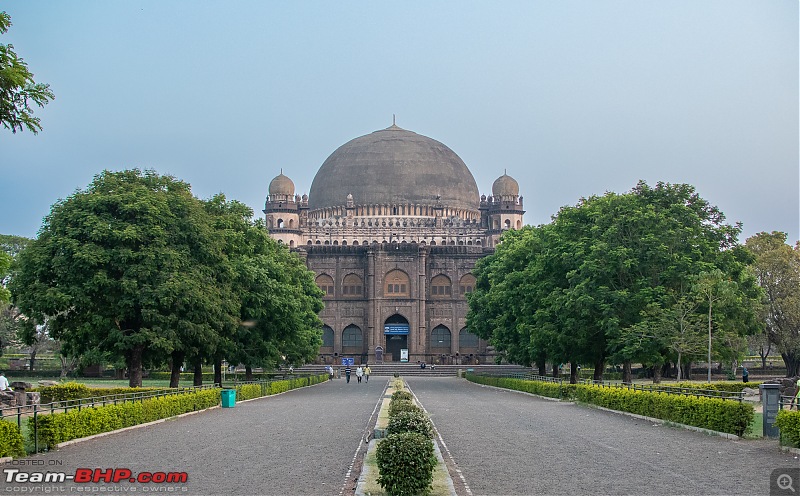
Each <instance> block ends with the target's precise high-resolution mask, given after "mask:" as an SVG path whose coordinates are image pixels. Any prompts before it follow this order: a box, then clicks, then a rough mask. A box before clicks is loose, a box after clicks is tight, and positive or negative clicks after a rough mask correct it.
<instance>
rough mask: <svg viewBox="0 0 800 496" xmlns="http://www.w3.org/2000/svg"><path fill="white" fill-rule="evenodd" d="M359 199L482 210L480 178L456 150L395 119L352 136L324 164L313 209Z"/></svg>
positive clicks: (313, 194)
mask: <svg viewBox="0 0 800 496" xmlns="http://www.w3.org/2000/svg"><path fill="white" fill-rule="evenodd" d="M348 194H352V195H353V203H354V204H356V205H374V204H381V205H384V204H390V205H391V204H409V203H413V204H417V205H435V204H437V203H439V202H441V205H443V206H445V207H451V208H457V209H465V210H472V211H476V212H477V211H478V204H479V200H480V198H479V196H478V186H477V184H476V183H475V178H474V177H472V173H471V172H470V171H469V169H467V166H466V165H465V164H464V162H463V161H462V160H461V158H459V156H458V155H456V154H455V153H454V152H453V150H451V149H450V148H448V147H447V146H445V145H443V144H442V143H440V142H438V141H436V140H434V139H431V138H428V137H426V136H422V135H420V134H417V133H413V132H411V131H406V130H405V129H401V128H399V127H397V126H396V125H394V124H393V125H392V126H391V127H389V128H387V129H383V130H381V131H375V132H374V133H371V134H367V135H366V136H361V137H359V138H355V139H353V140H351V141H348V142H347V143H345V144H344V145H342V146H340V147H339V148H338V149H337V150H336V151H334V152H333V153H332V154H331V156H330V157H328V159H327V160H325V162H324V163H323V164H322V167H320V168H319V171H318V172H317V175H316V176H315V177H314V181H313V182H312V183H311V191H310V192H309V195H308V206H309V209H311V210H319V209H323V208H328V207H338V206H344V205H345V204H346V202H347V195H348Z"/></svg>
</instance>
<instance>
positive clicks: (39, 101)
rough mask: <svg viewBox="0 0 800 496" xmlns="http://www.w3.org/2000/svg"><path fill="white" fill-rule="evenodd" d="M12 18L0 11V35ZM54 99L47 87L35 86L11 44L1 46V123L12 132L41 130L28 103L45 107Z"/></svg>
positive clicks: (35, 131) (31, 76)
mask: <svg viewBox="0 0 800 496" xmlns="http://www.w3.org/2000/svg"><path fill="white" fill-rule="evenodd" d="M10 26H11V17H10V16H9V15H8V14H7V13H5V12H0V34H5V33H6V32H8V28H9V27H10ZM53 98H55V96H54V95H53V92H52V91H51V90H50V85H48V84H42V83H37V82H35V81H34V80H33V73H31V71H30V70H29V69H28V65H27V64H26V63H25V61H24V60H22V58H21V57H19V56H18V55H17V53H16V52H15V51H14V46H13V45H3V44H0V123H2V124H3V127H5V128H6V129H10V130H11V132H12V133H16V132H17V131H22V130H23V129H27V130H29V131H30V132H32V133H33V134H37V133H38V132H39V131H41V130H42V125H41V124H40V123H39V118H38V117H34V116H33V109H32V108H31V104H35V105H38V106H39V107H44V106H45V105H47V104H48V103H49V102H50V100H52V99H53Z"/></svg>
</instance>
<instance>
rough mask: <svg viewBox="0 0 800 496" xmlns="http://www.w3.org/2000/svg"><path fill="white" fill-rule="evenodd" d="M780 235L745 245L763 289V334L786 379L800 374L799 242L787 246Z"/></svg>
mask: <svg viewBox="0 0 800 496" xmlns="http://www.w3.org/2000/svg"><path fill="white" fill-rule="evenodd" d="M786 239H787V235H786V233H783V232H772V233H765V232H762V233H758V234H756V235H755V236H752V237H750V238H748V239H747V241H746V243H745V246H746V247H747V249H748V250H750V251H751V252H752V253H753V255H754V257H755V258H754V261H753V270H754V271H755V274H756V277H757V279H758V284H759V285H760V286H761V287H762V288H763V289H764V294H765V296H764V300H763V307H762V313H761V315H762V318H763V319H764V322H765V323H766V334H767V336H768V338H769V341H770V342H771V343H773V344H774V345H775V349H776V350H778V352H779V353H780V354H781V357H782V358H783V361H784V363H785V364H786V376H787V377H794V376H797V375H800V242H798V243H796V244H795V246H794V247H792V246H790V245H788V244H787V243H786Z"/></svg>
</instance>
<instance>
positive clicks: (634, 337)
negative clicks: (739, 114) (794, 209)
mask: <svg viewBox="0 0 800 496" xmlns="http://www.w3.org/2000/svg"><path fill="white" fill-rule="evenodd" d="M724 219H725V217H724V215H723V214H722V213H721V212H720V211H719V210H718V209H717V208H716V207H714V206H712V205H710V204H709V203H708V202H707V201H705V200H703V199H702V198H700V197H699V196H698V195H697V194H696V193H695V191H694V188H693V187H691V186H689V185H682V184H678V185H670V184H665V183H658V184H657V185H656V186H655V187H650V186H648V185H647V184H646V183H644V182H640V183H639V184H638V185H637V186H636V187H635V188H634V189H633V190H632V191H630V192H628V193H625V194H621V195H620V194H615V193H606V194H605V195H603V196H593V197H590V198H584V199H581V200H580V202H579V203H578V205H576V206H574V207H563V208H562V209H561V210H560V211H559V212H558V214H557V215H556V216H555V217H554V218H553V221H552V222H551V223H550V224H548V225H546V226H540V227H536V228H530V231H531V232H530V234H528V233H527V232H526V230H523V231H521V232H520V233H507V234H505V235H504V237H503V243H502V244H501V245H500V246H499V247H498V249H497V251H496V252H495V254H493V255H491V256H489V257H486V258H485V259H484V260H482V261H481V262H480V263H479V264H478V265H477V267H476V278H477V279H478V283H477V284H476V286H477V288H478V289H477V290H476V292H475V294H473V296H472V297H471V298H470V300H469V303H470V314H469V315H468V318H467V322H468V325H469V326H470V329H471V331H472V332H475V333H476V334H478V335H479V336H481V337H484V338H488V339H490V341H492V343H493V344H494V345H495V346H496V347H498V349H508V350H515V351H514V355H513V357H514V358H516V359H517V360H518V359H519V357H523V358H526V354H525V353H524V352H523V351H521V350H518V348H520V347H522V346H525V345H524V344H522V343H525V339H526V337H528V336H529V339H528V344H527V345H528V350H529V352H528V354H527V358H528V359H536V358H534V357H536V356H537V355H539V354H544V355H546V356H547V357H549V358H550V359H552V360H554V363H555V362H558V361H569V362H571V364H572V370H571V380H572V381H573V382H574V381H575V380H576V379H577V367H576V365H577V364H578V363H590V364H593V365H594V369H595V379H601V378H602V371H603V369H604V367H605V363H606V361H607V360H609V359H611V360H615V361H617V363H619V362H622V363H623V364H624V366H625V368H624V370H625V371H626V372H627V373H626V374H625V377H624V379H625V380H627V381H630V379H631V378H630V364H631V362H633V361H637V362H640V363H644V364H648V365H652V366H654V373H655V374H654V380H658V379H659V372H660V369H661V366H662V365H663V364H664V363H665V362H666V361H667V360H669V359H671V358H672V356H673V354H674V353H675V347H676V346H678V344H677V343H679V342H680V340H676V338H675V336H672V338H673V339H672V340H669V339H667V340H665V339H643V336H644V335H646V334H652V333H653V331H652V330H648V329H645V328H643V327H642V326H643V325H646V324H647V323H651V324H652V323H654V322H656V323H659V325H660V326H661V327H662V328H664V320H665V319H666V317H667V315H668V313H669V312H674V311H675V308H673V307H674V305H675V304H676V303H675V302H674V301H673V302H669V298H668V296H669V295H673V294H680V293H681V291H682V288H686V287H688V285H689V284H690V283H691V281H692V280H693V278H694V277H696V276H698V275H699V274H700V273H702V272H704V271H709V270H713V269H715V268H719V269H720V270H722V271H723V272H724V273H725V274H726V275H727V276H728V277H730V278H731V279H732V280H739V279H742V280H744V281H746V280H747V278H748V273H747V272H746V271H745V270H744V267H745V265H746V264H745V263H744V262H743V261H742V259H741V257H742V254H741V253H740V250H737V249H736V246H737V245H736V237H737V235H738V233H739V231H740V227H739V226H731V225H728V224H725V223H724ZM517 245H519V246H517ZM511 254H516V256H511ZM753 286H754V285H753V284H749V285H748V284H744V285H743V286H742V287H747V288H752V287H753ZM752 296H753V295H752V294H749V295H744V296H742V297H741V298H739V299H738V300H736V299H735V301H739V302H740V303H741V304H742V305H743V306H747V304H748V302H749V300H750V299H752ZM731 307H732V305H731V306H729V307H728V308H726V311H728V312H731V313H735V314H737V315H745V314H747V311H746V310H745V309H738V308H731ZM654 308H655V309H657V310H658V311H654ZM648 315H651V316H652V315H659V317H658V318H655V319H653V318H652V317H648ZM747 322H748V323H752V320H748V321H747ZM673 328H674V329H677V331H676V332H677V333H678V334H680V333H681V332H682V331H681V329H682V328H681V327H680V326H677V327H675V326H673ZM683 329H684V331H683V332H684V336H687V335H686V332H685V330H686V329H687V328H686V327H684V328H683ZM752 331H753V329H752V328H749V327H748V328H742V329H741V332H742V333H748V332H752ZM643 333H644V334H643ZM685 344H686V345H687V346H690V343H689V342H688V341H687V342H686V343H685ZM681 346H682V345H681ZM692 346H693V345H692Z"/></svg>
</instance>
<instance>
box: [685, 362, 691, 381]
mask: <svg viewBox="0 0 800 496" xmlns="http://www.w3.org/2000/svg"><path fill="white" fill-rule="evenodd" d="M683 380H684V381H691V380H692V362H688V363H685V364H684V365H683Z"/></svg>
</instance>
